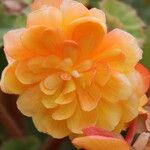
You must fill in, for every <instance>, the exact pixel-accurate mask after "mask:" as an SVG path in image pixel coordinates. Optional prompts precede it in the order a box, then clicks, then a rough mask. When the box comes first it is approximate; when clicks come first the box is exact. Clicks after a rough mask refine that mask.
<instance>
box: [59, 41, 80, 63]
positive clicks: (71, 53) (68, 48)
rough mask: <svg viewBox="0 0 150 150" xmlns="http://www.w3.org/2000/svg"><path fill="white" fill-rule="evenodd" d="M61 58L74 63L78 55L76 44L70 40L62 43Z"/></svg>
mask: <svg viewBox="0 0 150 150" xmlns="http://www.w3.org/2000/svg"><path fill="white" fill-rule="evenodd" d="M62 53H63V58H71V59H72V61H73V62H74V63H75V62H76V61H77V59H78V55H79V46H78V44H77V43H76V42H74V41H71V40H66V41H64V43H63V48H62Z"/></svg>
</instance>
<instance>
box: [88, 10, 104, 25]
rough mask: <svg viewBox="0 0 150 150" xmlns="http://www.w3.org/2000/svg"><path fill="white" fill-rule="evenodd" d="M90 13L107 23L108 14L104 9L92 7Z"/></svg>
mask: <svg viewBox="0 0 150 150" xmlns="http://www.w3.org/2000/svg"><path fill="white" fill-rule="evenodd" d="M90 15H91V16H92V17H96V18H98V19H99V20H100V21H101V22H102V23H104V24H105V23H106V16H105V13H104V12H103V11H102V10H100V9H97V8H92V9H90Z"/></svg>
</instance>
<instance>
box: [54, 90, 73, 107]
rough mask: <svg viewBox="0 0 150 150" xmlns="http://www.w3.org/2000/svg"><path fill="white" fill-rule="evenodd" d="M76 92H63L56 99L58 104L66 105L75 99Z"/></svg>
mask: <svg viewBox="0 0 150 150" xmlns="http://www.w3.org/2000/svg"><path fill="white" fill-rule="evenodd" d="M75 96H76V95H75V92H70V93H68V94H64V93H63V92H62V93H61V94H60V95H59V97H57V98H56V99H55V103H56V104H60V105H64V104H68V103H71V102H72V101H73V100H74V99H75Z"/></svg>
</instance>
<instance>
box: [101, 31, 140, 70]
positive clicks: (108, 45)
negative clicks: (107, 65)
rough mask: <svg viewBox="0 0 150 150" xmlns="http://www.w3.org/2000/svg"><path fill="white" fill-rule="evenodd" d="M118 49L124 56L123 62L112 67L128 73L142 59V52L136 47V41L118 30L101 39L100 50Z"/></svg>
mask: <svg viewBox="0 0 150 150" xmlns="http://www.w3.org/2000/svg"><path fill="white" fill-rule="evenodd" d="M113 49H120V50H121V51H122V53H123V54H124V55H125V58H126V59H125V61H123V62H122V63H119V64H118V65H117V66H116V64H115V65H114V66H113V68H114V69H115V68H116V69H119V70H121V71H129V70H130V69H132V68H133V67H134V66H135V65H136V63H137V62H138V61H139V60H140V59H141V58H142V50H141V49H140V47H139V46H138V43H137V41H136V39H135V38H134V37H133V36H132V35H130V34H129V33H127V32H125V31H122V30H120V29H115V30H112V31H111V32H109V33H108V34H107V35H106V36H105V37H104V39H103V41H102V43H101V46H100V50H101V51H105V50H106V51H107V50H109V51H111V50H113Z"/></svg>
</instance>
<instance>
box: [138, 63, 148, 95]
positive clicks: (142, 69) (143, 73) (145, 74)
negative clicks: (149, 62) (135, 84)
mask: <svg viewBox="0 0 150 150" xmlns="http://www.w3.org/2000/svg"><path fill="white" fill-rule="evenodd" d="M135 69H136V70H137V71H138V72H139V73H140V75H141V77H142V80H143V84H144V92H146V91H147V90H148V88H149V87H150V72H149V70H147V69H146V68H145V67H144V66H143V65H142V64H137V65H136V67H135Z"/></svg>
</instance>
